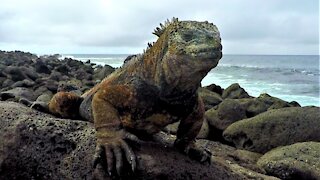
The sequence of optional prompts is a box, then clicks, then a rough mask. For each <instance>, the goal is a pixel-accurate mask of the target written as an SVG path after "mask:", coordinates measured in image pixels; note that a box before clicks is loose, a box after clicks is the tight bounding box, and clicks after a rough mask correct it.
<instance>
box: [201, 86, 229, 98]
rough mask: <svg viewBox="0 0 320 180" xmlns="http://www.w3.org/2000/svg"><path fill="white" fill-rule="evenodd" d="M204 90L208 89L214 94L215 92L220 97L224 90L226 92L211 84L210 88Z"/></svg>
mask: <svg viewBox="0 0 320 180" xmlns="http://www.w3.org/2000/svg"><path fill="white" fill-rule="evenodd" d="M204 88H206V89H208V90H210V91H212V92H215V93H217V94H219V95H220V96H221V95H222V93H223V90H224V89H223V88H221V86H219V85H216V84H210V85H208V86H205V87H204Z"/></svg>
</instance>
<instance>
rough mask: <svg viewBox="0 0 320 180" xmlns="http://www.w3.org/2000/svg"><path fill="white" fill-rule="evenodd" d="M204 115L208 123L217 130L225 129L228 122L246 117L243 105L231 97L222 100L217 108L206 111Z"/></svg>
mask: <svg viewBox="0 0 320 180" xmlns="http://www.w3.org/2000/svg"><path fill="white" fill-rule="evenodd" d="M205 116H206V118H207V120H208V123H209V125H210V126H213V127H215V128H217V129H219V130H225V129H226V128H227V127H228V126H229V125H230V124H232V123H234V122H236V121H239V120H241V119H245V118H247V116H246V109H245V107H244V106H242V105H241V104H240V102H239V101H236V100H233V99H226V100H224V101H223V102H222V103H220V104H219V105H218V107H217V109H210V110H208V111H206V112H205Z"/></svg>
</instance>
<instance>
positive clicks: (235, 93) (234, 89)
mask: <svg viewBox="0 0 320 180" xmlns="http://www.w3.org/2000/svg"><path fill="white" fill-rule="evenodd" d="M250 97H251V96H249V94H248V93H247V92H246V91H245V90H244V89H243V88H242V87H240V85H239V84H238V83H234V84H231V85H230V86H229V87H228V88H227V89H225V90H224V91H223V93H222V98H223V99H227V98H229V99H241V98H250Z"/></svg>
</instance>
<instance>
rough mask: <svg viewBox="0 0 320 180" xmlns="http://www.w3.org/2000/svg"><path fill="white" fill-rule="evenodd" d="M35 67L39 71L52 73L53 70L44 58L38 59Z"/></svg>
mask: <svg viewBox="0 0 320 180" xmlns="http://www.w3.org/2000/svg"><path fill="white" fill-rule="evenodd" d="M34 68H35V71H36V72H37V73H45V74H50V73H51V70H50V69H49V68H48V66H47V65H46V63H45V62H44V61H43V60H42V59H40V58H39V59H37V61H36V62H35V63H34Z"/></svg>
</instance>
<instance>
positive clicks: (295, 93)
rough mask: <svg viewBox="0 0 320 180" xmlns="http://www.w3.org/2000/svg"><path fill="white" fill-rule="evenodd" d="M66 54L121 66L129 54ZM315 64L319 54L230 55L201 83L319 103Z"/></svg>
mask: <svg viewBox="0 0 320 180" xmlns="http://www.w3.org/2000/svg"><path fill="white" fill-rule="evenodd" d="M64 57H69V58H75V59H78V60H80V61H83V62H85V61H87V60H90V61H91V62H92V63H95V64H98V65H105V64H108V65H111V66H113V67H121V66H122V64H123V61H124V59H125V58H126V55H105V56H102V55H97V56H94V55H92V56H90V55H84V56H79V55H75V56H70V55H65V56H62V57H61V58H62V59H64ZM231 57H232V58H231ZM299 58H300V59H299ZM301 58H302V59H301ZM292 59H295V60H292ZM316 63H318V64H319V62H318V59H317V57H312V56H297V57H296V56H288V57H286V56H279V57H278V56H228V55H227V56H224V59H223V60H221V61H220V63H219V65H218V66H217V67H216V68H215V69H213V70H212V71H211V72H209V73H208V75H207V76H206V77H205V78H204V79H203V80H202V85H203V86H206V85H210V84H213V83H214V84H217V85H220V86H221V87H222V88H227V87H228V86H230V85H231V84H233V83H239V84H240V86H241V87H243V88H244V89H245V90H246V91H247V92H248V93H249V94H250V95H252V96H255V97H256V96H259V95H260V94H261V93H268V94H270V95H272V96H275V97H278V98H280V99H283V100H286V101H297V102H298V103H300V104H301V105H302V106H307V105H316V106H320V101H319V69H317V68H315V65H314V64H316ZM310 64H311V65H310ZM306 92H307V93H306Z"/></svg>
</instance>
